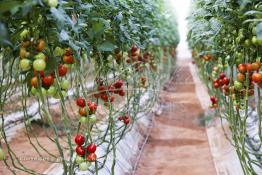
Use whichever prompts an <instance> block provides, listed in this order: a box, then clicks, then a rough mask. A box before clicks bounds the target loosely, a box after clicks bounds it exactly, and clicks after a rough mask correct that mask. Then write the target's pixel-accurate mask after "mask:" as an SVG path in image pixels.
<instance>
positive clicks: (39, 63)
mask: <svg viewBox="0 0 262 175" xmlns="http://www.w3.org/2000/svg"><path fill="white" fill-rule="evenodd" d="M33 67H34V69H35V70H36V71H43V70H45V68H46V62H45V61H44V60H42V59H37V60H35V61H34V63H33Z"/></svg>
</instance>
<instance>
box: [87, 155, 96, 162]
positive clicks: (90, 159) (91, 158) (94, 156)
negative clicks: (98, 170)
mask: <svg viewBox="0 0 262 175" xmlns="http://www.w3.org/2000/svg"><path fill="white" fill-rule="evenodd" d="M86 160H87V161H89V162H94V161H96V154H95V153H90V154H89V155H88V156H87V157H86Z"/></svg>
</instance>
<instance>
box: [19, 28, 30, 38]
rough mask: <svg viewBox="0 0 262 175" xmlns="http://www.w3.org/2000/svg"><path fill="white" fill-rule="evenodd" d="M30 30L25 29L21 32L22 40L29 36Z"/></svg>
mask: <svg viewBox="0 0 262 175" xmlns="http://www.w3.org/2000/svg"><path fill="white" fill-rule="evenodd" d="M29 33H30V32H29V30H27V29H25V30H23V31H22V32H21V33H20V40H24V39H25V38H26V37H28V36H29Z"/></svg>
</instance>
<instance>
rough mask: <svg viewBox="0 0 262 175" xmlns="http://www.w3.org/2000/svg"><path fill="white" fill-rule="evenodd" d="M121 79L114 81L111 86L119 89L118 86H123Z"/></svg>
mask: <svg viewBox="0 0 262 175" xmlns="http://www.w3.org/2000/svg"><path fill="white" fill-rule="evenodd" d="M123 84H124V83H123V81H122V80H118V81H116V82H115V83H114V84H113V86H114V87H115V88H117V89H119V88H121V87H122V86H123Z"/></svg>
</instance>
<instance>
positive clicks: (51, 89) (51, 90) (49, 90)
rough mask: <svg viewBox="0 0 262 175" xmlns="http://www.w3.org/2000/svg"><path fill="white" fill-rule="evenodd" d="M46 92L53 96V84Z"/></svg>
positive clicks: (54, 89)
mask: <svg viewBox="0 0 262 175" xmlns="http://www.w3.org/2000/svg"><path fill="white" fill-rule="evenodd" d="M47 94H48V95H50V96H55V95H56V88H55V87H54V86H50V87H49V89H48V90H47Z"/></svg>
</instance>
